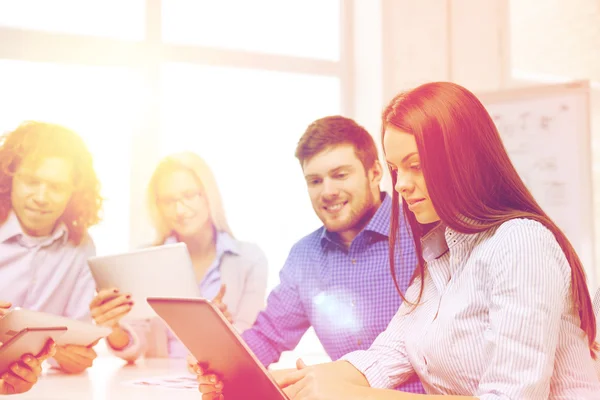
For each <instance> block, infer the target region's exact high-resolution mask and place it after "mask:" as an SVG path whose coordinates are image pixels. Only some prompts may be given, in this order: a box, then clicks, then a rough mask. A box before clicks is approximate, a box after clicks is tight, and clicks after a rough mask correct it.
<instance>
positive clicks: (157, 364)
mask: <svg viewBox="0 0 600 400" xmlns="http://www.w3.org/2000/svg"><path fill="white" fill-rule="evenodd" d="M296 357H297V356H294V355H293V354H290V353H284V355H283V356H282V360H281V361H280V362H279V363H277V364H274V365H272V366H271V369H281V368H294V364H295V360H296ZM303 359H304V360H305V362H306V363H308V364H309V365H310V364H317V363H321V362H327V361H329V359H328V358H327V357H325V356H320V355H316V356H305V357H303ZM183 375H188V372H187V367H186V362H185V360H184V359H168V358H154V359H146V360H144V359H142V360H139V361H137V362H136V363H135V364H131V365H128V364H127V363H126V362H125V361H123V360H121V359H120V358H117V357H115V356H111V355H108V354H107V355H101V356H99V357H98V358H97V359H95V360H94V365H93V366H92V367H91V368H90V369H89V370H87V371H86V372H84V373H82V374H79V375H67V374H64V373H62V372H59V371H57V370H53V369H48V368H47V366H46V367H45V368H44V375H43V376H42V377H41V378H40V380H39V381H38V382H37V383H36V384H35V386H34V387H33V388H31V390H30V391H29V392H27V393H23V394H20V395H13V396H10V397H7V400H8V399H31V400H71V399H72V400H88V399H90V400H109V399H110V400H138V399H139V400H154V399H169V400H180V399H181V400H186V399H195V400H199V399H201V398H202V397H201V395H200V392H199V391H198V390H182V389H165V388H156V387H144V386H134V385H130V384H127V382H130V381H134V380H137V379H145V378H152V377H166V376H183ZM188 376H189V375H188Z"/></svg>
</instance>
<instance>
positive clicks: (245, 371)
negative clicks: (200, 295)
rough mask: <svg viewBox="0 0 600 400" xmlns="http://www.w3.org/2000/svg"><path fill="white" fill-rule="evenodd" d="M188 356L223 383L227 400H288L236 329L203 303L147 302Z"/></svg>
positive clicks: (219, 312)
mask: <svg viewBox="0 0 600 400" xmlns="http://www.w3.org/2000/svg"><path fill="white" fill-rule="evenodd" d="M148 304H150V306H152V308H153V309H154V310H155V311H156V313H157V314H158V315H159V316H160V317H161V318H162V319H163V320H164V321H165V322H166V323H167V325H168V326H169V328H170V329H171V330H172V331H173V333H174V334H175V336H177V338H178V339H179V340H180V341H181V342H182V343H183V344H184V345H185V346H186V347H187V349H188V350H189V352H190V353H192V355H193V356H194V357H196V359H197V360H199V361H200V362H201V363H206V364H208V369H209V370H210V371H211V372H214V373H216V374H217V375H219V376H220V377H221V379H222V380H223V396H224V397H225V399H227V400H247V399H269V400H287V399H288V397H287V396H286V395H285V393H283V391H282V390H281V388H279V386H277V384H276V383H275V381H274V380H273V378H272V377H271V375H270V374H269V373H268V372H267V370H266V369H265V367H264V366H263V365H262V364H261V363H260V361H259V360H258V358H256V356H255V355H254V353H252V351H251V350H250V348H249V347H248V346H247V345H246V343H245V342H244V340H243V339H242V338H241V337H240V335H239V334H238V333H237V331H236V330H235V328H234V327H233V326H232V325H231V324H230V323H229V322H228V321H227V319H226V318H225V317H224V316H223V314H222V313H221V311H219V310H218V309H217V308H216V307H215V306H214V305H213V304H212V303H211V302H210V301H208V300H205V299H176V298H153V297H150V298H148Z"/></svg>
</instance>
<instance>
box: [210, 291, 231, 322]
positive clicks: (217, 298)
mask: <svg viewBox="0 0 600 400" xmlns="http://www.w3.org/2000/svg"><path fill="white" fill-rule="evenodd" d="M226 290H227V286H226V285H225V284H223V285H221V288H220V289H219V293H217V295H216V296H215V298H214V299H213V300H212V303H213V304H214V305H215V306H217V308H218V309H219V310H220V311H221V312H222V313H223V316H224V317H225V318H227V321H229V323H230V324H233V316H232V315H231V313H230V312H229V310H227V305H226V304H225V303H223V296H225V291H226Z"/></svg>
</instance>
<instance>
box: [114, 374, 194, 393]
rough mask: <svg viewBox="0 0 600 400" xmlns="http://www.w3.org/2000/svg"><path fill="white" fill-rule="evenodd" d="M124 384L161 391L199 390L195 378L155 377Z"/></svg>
mask: <svg viewBox="0 0 600 400" xmlns="http://www.w3.org/2000/svg"><path fill="white" fill-rule="evenodd" d="M124 384H126V385H133V386H145V387H157V388H160V389H178V390H198V381H197V380H196V377H194V376H153V377H151V378H143V379H136V380H134V381H128V382H124Z"/></svg>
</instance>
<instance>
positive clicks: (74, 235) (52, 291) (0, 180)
mask: <svg viewBox="0 0 600 400" xmlns="http://www.w3.org/2000/svg"><path fill="white" fill-rule="evenodd" d="M99 186H100V185H99V182H98V179H97V177H96V173H95V172H94V168H93V163H92V156H91V154H90V152H89V151H88V149H87V148H86V146H85V144H84V142H83V140H82V139H81V138H80V137H79V136H78V135H77V134H76V133H74V132H72V131H70V130H68V129H66V128H64V127H62V126H60V125H55V124H48V123H42V122H26V123H23V124H21V125H20V126H19V127H18V128H17V129H16V130H14V131H12V132H10V133H8V134H7V135H5V136H3V137H2V138H0V300H2V301H7V302H10V303H12V304H13V306H19V307H22V308H27V309H31V310H37V311H43V312H48V313H52V314H57V315H62V316H66V317H69V318H74V319H82V320H91V317H90V310H89V304H90V302H91V300H92V298H93V297H94V294H95V283H94V280H93V278H92V276H91V274H90V272H89V269H88V267H87V258H88V257H89V256H92V255H94V253H95V248H94V245H93V243H92V240H91V239H90V237H89V236H88V234H87V230H88V228H89V227H90V226H92V225H94V224H96V223H97V222H98V221H99V216H98V214H99V212H100V208H101V204H102V200H101V198H100V195H99V189H100V188H99ZM95 357H96V353H95V352H94V350H93V349H91V348H87V347H81V346H57V348H56V354H55V356H54V361H56V362H57V363H58V364H59V366H60V367H61V368H62V369H63V370H64V371H66V372H69V373H77V372H81V371H83V370H85V369H86V368H87V367H89V366H91V365H92V361H93V360H94V358H95Z"/></svg>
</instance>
